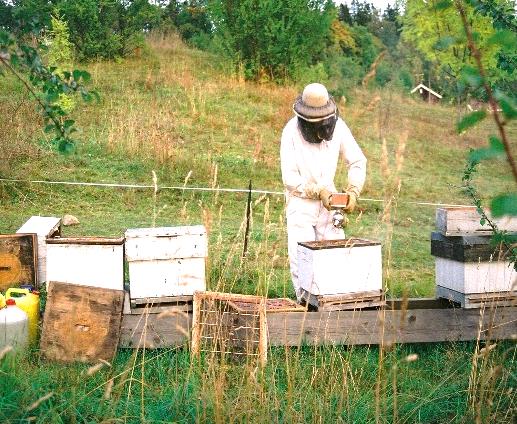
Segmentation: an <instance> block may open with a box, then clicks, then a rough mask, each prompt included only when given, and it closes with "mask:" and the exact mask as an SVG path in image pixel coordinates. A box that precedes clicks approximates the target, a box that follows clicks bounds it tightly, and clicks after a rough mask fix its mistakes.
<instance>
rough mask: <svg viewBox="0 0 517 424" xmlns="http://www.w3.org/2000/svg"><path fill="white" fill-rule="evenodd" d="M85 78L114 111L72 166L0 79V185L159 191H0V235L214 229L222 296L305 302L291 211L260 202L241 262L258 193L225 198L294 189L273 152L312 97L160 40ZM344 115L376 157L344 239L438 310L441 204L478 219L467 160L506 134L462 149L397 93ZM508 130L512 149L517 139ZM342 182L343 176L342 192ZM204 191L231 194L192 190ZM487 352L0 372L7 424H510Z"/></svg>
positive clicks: (395, 288)
mask: <svg viewBox="0 0 517 424" xmlns="http://www.w3.org/2000/svg"><path fill="white" fill-rule="evenodd" d="M87 68H88V70H89V71H90V72H91V74H92V77H93V85H94V86H95V87H96V88H97V89H98V90H99V92H100V94H101V96H102V100H101V101H100V103H97V104H88V105H82V104H79V105H78V107H77V109H76V111H75V117H76V118H77V121H78V125H79V126H80V128H81V133H80V134H79V136H78V137H79V139H80V142H79V144H78V145H77V151H76V153H74V154H72V155H70V156H62V155H58V154H57V153H55V152H53V151H52V150H51V148H50V146H49V140H48V139H47V138H46V135H45V134H44V133H43V131H42V130H41V127H42V125H41V122H40V120H39V118H38V115H37V114H36V113H35V112H34V110H35V106H34V104H33V102H32V101H31V100H30V99H29V98H28V97H27V95H26V94H25V93H24V92H23V90H22V87H21V86H19V85H18V84H17V83H16V82H15V81H12V80H10V79H7V78H2V79H0V116H2V119H0V146H1V154H0V156H1V157H0V177H1V178H11V179H20V180H45V181H76V182H92V183H121V184H139V185H146V186H149V187H148V188H109V187H91V186H90V187H86V186H70V185H68V186H66V185H59V184H55V185H50V184H38V183H28V182H7V181H3V182H2V181H0V202H1V209H0V233H10V232H14V231H16V229H17V228H19V227H20V226H21V225H22V224H23V222H25V221H26V220H27V219H28V218H29V217H30V216H32V215H49V216H61V215H64V214H67V213H68V214H72V215H75V216H76V217H78V218H79V220H80V222H81V223H80V225H79V226H75V227H67V228H65V230H64V232H65V235H98V236H101V235H110V236H120V235H122V234H123V232H124V231H125V229H127V228H135V227H150V226H154V225H156V226H162V225H166V226H174V225H193V224H199V223H202V224H204V225H205V226H206V227H207V229H208V230H209V235H210V242H209V272H208V286H209V287H210V288H211V289H216V290H229V291H235V292H240V293H261V294H267V295H269V296H289V297H293V290H292V287H291V284H290V281H289V271H288V262H287V247H286V231H285V222H284V216H283V209H284V200H283V197H282V195H279V194H268V195H262V194H254V196H253V218H252V228H251V233H250V250H249V254H248V256H247V258H246V260H244V261H243V260H242V259H241V253H242V248H243V239H244V234H243V232H244V231H243V228H244V226H243V224H244V217H245V209H246V194H245V193H234V192H226V191H223V189H226V188H241V189H245V188H246V187H247V185H248V183H249V181H250V180H251V181H252V184H253V187H254V188H255V189H263V190H270V191H273V192H281V191H282V184H281V176H280V168H279V139H280V134H281V130H282V127H283V125H284V124H285V123H286V122H287V120H288V119H289V118H290V116H291V115H292V112H291V105H292V102H293V100H294V98H295V97H296V95H297V93H298V91H299V89H300V87H278V86H274V85H257V84H253V83H248V82H244V81H243V79H242V78H241V77H240V76H239V75H233V74H231V73H229V72H228V71H227V69H225V64H224V63H222V62H221V61H220V60H219V59H218V58H217V57H212V56H209V55H207V54H206V53H203V52H199V51H196V50H192V49H190V48H188V47H186V46H185V45H184V44H182V43H181V41H179V40H178V39H177V38H174V37H169V38H167V39H160V38H155V39H152V40H150V49H149V51H148V52H146V53H145V54H144V55H143V56H142V57H138V58H133V59H129V60H125V61H123V62H121V63H106V62H104V63H93V64H90V65H88V66H87ZM340 112H341V115H342V116H343V117H344V119H345V121H346V122H347V123H348V125H349V127H350V128H351V130H352V132H353V134H354V135H355V137H356V139H357V140H358V142H359V144H360V145H361V147H362V148H363V150H364V152H365V154H366V156H367V157H368V176H367V183H366V186H365V190H364V192H363V194H362V197H363V199H362V200H361V201H360V211H359V213H358V214H356V215H354V216H353V217H352V219H351V223H350V226H349V228H348V229H347V234H348V235H353V236H364V237H371V238H375V239H378V240H381V241H382V242H383V251H384V255H383V258H384V281H385V283H386V288H387V295H388V296H389V297H398V296H402V295H408V296H412V297H424V296H432V295H433V294H434V262H433V258H432V256H431V255H430V241H429V240H430V234H431V231H432V230H433V226H434V214H435V209H436V207H437V206H436V205H435V204H442V203H447V204H467V203H468V200H467V199H466V198H464V196H463V195H462V193H461V190H460V189H459V186H460V185H461V177H462V172H463V167H464V164H465V158H466V155H467V152H468V149H469V148H472V147H479V146H481V145H483V144H485V143H486V140H487V136H488V135H489V134H491V133H493V132H494V131H495V129H494V127H493V125H492V123H491V122H490V121H489V120H487V121H485V122H484V123H483V125H482V126H480V127H478V128H476V129H475V130H472V131H470V132H468V133H466V134H463V135H458V134H456V132H455V129H454V126H455V122H456V121H457V119H458V117H459V114H458V113H459V112H458V111H457V110H456V109H455V108H453V107H451V106H448V105H427V104H425V103H422V102H420V101H419V100H418V99H412V98H409V97H407V96H406V95H402V94H400V93H396V92H394V91H391V90H389V89H387V90H383V91H367V90H359V89H358V90H357V91H354V92H351V93H349V97H348V98H347V99H346V101H345V100H344V99H343V100H341V101H340ZM509 132H510V135H511V137H510V138H511V139H512V140H515V135H516V133H517V130H516V128H515V127H513V128H509ZM152 171H155V172H156V174H157V178H158V186H159V187H161V188H160V190H159V192H158V193H157V194H156V195H155V194H154V189H153V188H152V187H151V186H152V184H153V183H152ZM345 183H346V172H345V169H344V168H343V167H342V168H340V170H339V175H338V187H339V186H340V185H345ZM476 184H477V185H478V187H479V190H480V193H481V194H482V196H487V195H490V194H493V193H498V192H502V191H503V190H504V189H505V188H506V187H509V186H510V184H511V179H510V175H509V172H508V169H507V168H506V164H505V163H504V162H501V163H491V164H488V165H485V166H482V167H480V174H479V176H478V177H477V178H476ZM166 187H180V189H169V188H166ZM196 187H205V188H210V189H220V190H219V191H218V190H214V191H194V190H190V189H191V188H196ZM181 188H183V189H181ZM429 203H430V204H429ZM482 348H483V344H479V343H475V342H472V343H456V344H434V345H406V346H395V347H393V348H391V349H389V350H380V349H379V348H377V347H353V348H346V347H326V348H311V347H308V346H307V347H303V348H300V349H285V350H284V349H277V348H275V349H273V350H272V352H271V354H270V360H269V362H268V365H267V367H266V368H265V369H263V370H262V369H259V368H256V366H255V364H253V363H242V364H220V363H218V362H214V361H210V360H209V359H208V358H207V359H206V360H204V361H203V362H202V363H196V362H192V361H191V359H190V356H189V354H188V351H186V350H183V349H171V350H161V351H155V352H151V351H140V352H131V351H125V350H121V351H120V352H119V354H118V355H117V357H116V358H115V360H114V362H113V364H112V366H111V367H108V366H106V367H104V368H103V369H101V370H99V371H97V372H94V371H95V370H90V371H89V370H88V367H87V366H86V365H71V366H62V365H56V364H50V363H48V362H45V361H42V360H41V359H40V358H39V355H38V352H37V351H33V352H30V353H29V354H27V355H26V356H24V357H6V358H4V359H3V360H2V359H0V421H1V422H26V421H27V420H30V421H36V422H41V423H47V422H56V423H61V422H63V423H69V422H174V421H176V422H195V421H204V422H228V421H232V422H233V421H235V422H271V421H272V422H357V423H363V422H364V423H369V422H399V423H414V422H420V423H442V422H458V423H460V422H461V423H463V422H464V423H468V422H473V421H478V422H501V423H504V422H508V423H509V422H513V419H514V418H515V416H516V406H517V402H516V391H515V388H516V387H517V381H516V367H515V354H516V350H515V345H514V343H512V342H505V343H498V344H496V345H495V346H493V348H490V349H485V350H483V351H482V352H481V353H480V349H482ZM414 354H416V356H415V355H414ZM415 358H417V359H416V360H415ZM49 394H51V395H50V396H49V397H48V398H47V399H43V401H41V402H40V403H39V404H34V402H35V401H36V400H38V399H40V398H41V397H44V396H46V395H49Z"/></svg>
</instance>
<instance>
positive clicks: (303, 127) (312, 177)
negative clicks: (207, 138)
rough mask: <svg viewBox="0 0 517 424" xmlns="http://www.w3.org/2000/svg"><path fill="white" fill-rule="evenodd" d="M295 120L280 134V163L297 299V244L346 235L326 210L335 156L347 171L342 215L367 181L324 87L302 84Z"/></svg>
mask: <svg viewBox="0 0 517 424" xmlns="http://www.w3.org/2000/svg"><path fill="white" fill-rule="evenodd" d="M293 111H294V114H295V116H294V117H293V118H292V119H291V120H290V121H289V122H288V123H287V125H286V126H285V127H284V130H283V132H282V140H281V146H280V160H281V168H282V180H283V183H284V187H285V195H286V203H287V209H286V214H287V238H288V240H287V242H288V254H289V261H290V268H291V278H292V282H293V286H294V290H295V292H296V297H297V299H298V300H299V301H300V300H301V289H300V286H299V283H298V263H297V262H298V261H297V246H298V242H300V241H314V240H335V239H342V238H344V237H345V234H344V231H343V229H342V228H336V227H334V225H333V223H332V212H330V205H331V197H332V193H333V192H334V193H335V192H336V191H337V190H336V186H335V185H334V176H335V174H336V168H337V163H338V159H339V156H341V157H342V158H343V160H344V163H345V164H346V166H347V168H348V185H347V188H346V189H345V190H344V191H345V192H346V193H347V194H348V195H349V202H348V205H347V207H346V208H345V212H347V213H351V212H352V211H353V210H354V208H355V206H356V202H357V198H358V197H359V194H360V193H361V190H362V188H363V185H364V180H365V178H366V157H365V156H364V154H363V152H362V150H361V148H360V147H359V145H358V144H357V142H356V141H355V139H354V137H353V136H352V133H351V132H350V130H349V129H348V127H347V125H346V124H345V122H344V121H343V120H342V119H341V118H340V117H339V111H338V108H337V106H336V103H335V101H334V99H333V98H332V96H330V95H329V93H328V91H327V89H326V88H325V86H324V85H322V84H319V83H313V84H309V85H307V86H306V87H305V88H304V90H303V92H302V93H301V95H300V96H298V98H297V99H296V101H295V102H294V105H293Z"/></svg>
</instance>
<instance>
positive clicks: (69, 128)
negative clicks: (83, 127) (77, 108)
mask: <svg viewBox="0 0 517 424" xmlns="http://www.w3.org/2000/svg"><path fill="white" fill-rule="evenodd" d="M30 35H31V36H32V37H31V38H32V39H33V40H38V39H40V33H39V31H38V30H37V29H34V30H33V31H32V33H31V34H30ZM39 47H40V48H42V47H43V46H41V45H40V46H39ZM5 72H8V73H10V74H12V75H13V76H14V77H15V78H17V79H18V80H20V81H21V83H22V84H23V85H24V87H25V88H26V89H27V91H28V92H29V93H30V94H31V96H32V97H33V98H34V99H35V101H36V102H37V103H38V105H39V108H40V111H41V114H42V116H43V120H44V124H45V132H49V133H53V135H54V136H53V138H52V144H53V145H54V146H55V147H56V148H57V150H58V151H60V152H63V153H69V152H71V151H72V150H73V148H74V144H75V140H74V139H73V136H72V134H73V133H74V132H75V131H76V128H75V125H74V124H75V122H74V120H72V119H69V117H68V112H67V110H65V108H64V106H63V105H62V104H61V103H60V101H59V100H60V97H62V96H68V95H71V94H73V93H79V94H80V95H81V97H82V98H83V100H85V101H90V100H92V99H93V98H94V97H97V96H98V95H97V93H96V92H94V91H92V92H90V91H88V90H87V89H86V87H85V85H84V84H85V83H87V82H88V81H89V80H90V74H88V72H86V71H82V70H79V69H74V70H73V71H66V70H61V71H58V68H57V67H56V66H49V65H45V64H44V63H43V61H42V59H41V56H40V54H39V51H38V48H35V47H32V46H31V45H29V44H27V43H25V42H24V41H23V38H22V39H17V38H16V37H15V36H14V35H13V34H10V33H8V32H6V31H4V30H1V29H0V76H4V75H5Z"/></svg>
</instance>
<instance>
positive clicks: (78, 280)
mask: <svg viewBox="0 0 517 424" xmlns="http://www.w3.org/2000/svg"><path fill="white" fill-rule="evenodd" d="M48 281H56V282H61V283H70V284H77V285H83V286H92V287H99V288H105V289H113V290H123V289H124V239H123V238H109V237H66V238H61V237H56V238H51V239H47V282H48Z"/></svg>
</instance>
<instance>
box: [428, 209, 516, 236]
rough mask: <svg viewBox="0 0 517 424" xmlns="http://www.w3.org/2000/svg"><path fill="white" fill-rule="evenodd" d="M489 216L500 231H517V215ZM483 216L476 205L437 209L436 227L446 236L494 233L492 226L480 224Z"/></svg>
mask: <svg viewBox="0 0 517 424" xmlns="http://www.w3.org/2000/svg"><path fill="white" fill-rule="evenodd" d="M487 215H488V217H489V218H490V219H491V220H492V221H493V222H494V223H495V224H496V225H497V227H498V228H499V230H500V231H508V232H517V217H510V216H503V217H501V218H492V217H491V216H490V213H489V212H488V211H487ZM480 220H481V217H480V216H479V214H478V212H477V210H476V208H475V207H451V208H437V209H436V229H437V230H438V231H440V232H441V233H442V234H443V235H445V236H461V235H466V234H492V228H491V227H490V226H489V225H488V224H485V225H481V224H480Z"/></svg>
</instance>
